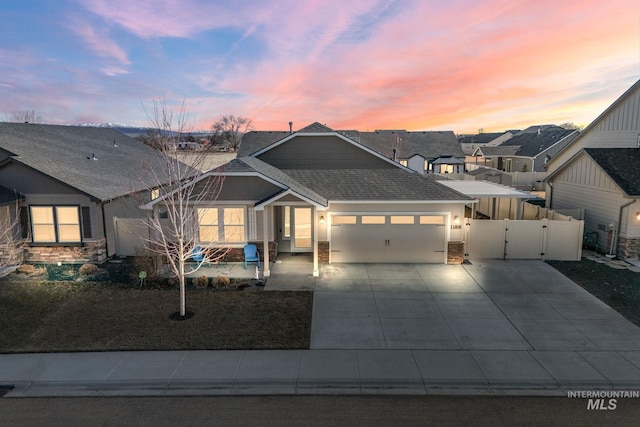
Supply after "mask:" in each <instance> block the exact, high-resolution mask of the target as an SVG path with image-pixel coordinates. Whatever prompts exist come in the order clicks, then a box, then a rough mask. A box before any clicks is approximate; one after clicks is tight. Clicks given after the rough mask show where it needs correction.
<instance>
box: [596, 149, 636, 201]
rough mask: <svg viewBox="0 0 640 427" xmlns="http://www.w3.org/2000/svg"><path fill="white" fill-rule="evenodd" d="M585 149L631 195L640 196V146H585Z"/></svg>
mask: <svg viewBox="0 0 640 427" xmlns="http://www.w3.org/2000/svg"><path fill="white" fill-rule="evenodd" d="M584 151H585V152H586V153H587V154H588V155H589V156H590V157H591V158H592V159H593V161H595V162H596V163H597V164H598V165H599V166H600V167H601V168H602V169H603V170H604V171H605V173H606V174H607V175H609V177H610V178H611V179H612V180H613V181H614V182H615V183H616V184H617V185H618V186H619V187H620V188H621V189H622V191H624V192H625V193H626V195H627V196H630V197H640V148H585V149H584Z"/></svg>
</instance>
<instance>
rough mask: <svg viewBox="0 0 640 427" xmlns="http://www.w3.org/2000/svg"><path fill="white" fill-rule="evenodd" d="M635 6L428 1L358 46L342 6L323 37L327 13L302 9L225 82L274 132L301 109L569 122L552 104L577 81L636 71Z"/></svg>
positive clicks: (419, 125) (407, 117)
mask: <svg viewBox="0 0 640 427" xmlns="http://www.w3.org/2000/svg"><path fill="white" fill-rule="evenodd" d="M631 3H632V2H629V1H616V0H612V1H609V2H607V3H606V4H605V3H601V2H598V1H579V2H578V1H568V2H562V4H558V2H555V1H547V2H524V3H517V4H514V3H513V2H506V1H491V2H483V3H478V4H477V5H476V6H474V7H470V8H469V7H463V8H458V7H459V6H458V5H459V3H452V4H451V5H450V6H447V7H446V8H444V9H442V8H440V9H438V8H436V7H434V6H432V5H428V4H425V3H424V2H420V3H416V4H414V5H413V6H414V8H412V9H410V10H409V9H407V10H406V12H404V13H403V12H401V13H400V14H399V15H398V16H396V17H395V18H394V19H393V20H389V21H385V22H382V23H381V24H380V25H379V26H378V27H376V29H375V32H374V33H373V34H372V35H371V37H370V38H368V39H366V40H363V41H362V42H359V43H358V44H357V45H354V44H349V43H342V42H341V41H340V35H341V34H343V33H344V32H345V31H348V30H349V29H350V28H351V26H353V25H355V22H354V18H353V16H351V15H349V12H346V11H345V12H344V16H342V15H341V11H340V9H339V8H338V9H337V10H336V11H335V14H336V15H337V16H336V17H335V18H334V21H333V22H335V27H330V28H326V29H324V31H318V32H317V33H315V31H316V30H318V29H319V28H321V25H322V24H317V25H318V26H319V27H318V26H314V25H313V24H309V22H308V20H305V19H302V18H305V17H307V16H308V15H306V14H307V13H311V11H314V12H315V14H317V15H318V19H314V20H313V22H315V23H318V22H320V23H322V22H324V21H323V20H322V19H321V18H322V17H323V16H324V15H323V13H324V11H323V9H320V10H318V9H309V10H308V11H307V10H304V9H299V10H296V13H297V14H298V15H296V18H298V19H295V20H293V21H294V22H295V23H286V22H283V21H278V22H277V23H276V24H274V25H280V24H282V25H283V30H282V31H280V32H279V34H280V35H277V36H275V37H272V38H270V41H269V43H270V47H271V53H272V55H270V56H269V57H268V59H267V60H266V61H265V62H264V63H262V64H259V65H258V66H256V67H255V69H252V70H242V69H236V70H234V72H233V73H229V75H228V76H227V78H226V79H224V80H223V82H222V83H221V84H220V87H222V88H225V89H227V90H229V91H232V92H240V93H247V94H250V96H248V97H247V99H242V100H240V101H238V102H231V103H230V104H226V105H232V106H233V108H241V107H242V106H244V110H245V111H246V112H245V113H244V114H245V115H248V116H251V117H253V118H254V121H255V122H256V124H257V125H262V126H264V127H265V128H282V127H283V126H284V125H283V123H284V124H286V122H287V121H288V120H289V119H291V117H292V115H294V114H299V115H303V116H304V117H305V119H310V120H320V121H328V122H332V123H333V125H334V126H336V127H342V128H353V127H358V128H367V127H383V126H391V127H398V126H404V127H408V128H414V129H425V128H431V127H440V126H443V125H446V126H452V125H457V124H458V123H464V126H472V128H471V129H477V128H478V127H485V128H488V127H490V126H502V127H508V126H510V124H509V123H510V120H515V121H518V122H523V121H526V120H529V121H532V120H536V117H538V116H543V117H549V118H550V119H553V118H554V117H558V118H562V119H565V118H566V117H567V116H566V111H567V107H563V108H562V109H559V110H556V111H557V112H555V113H554V112H552V111H547V108H548V106H550V105H552V104H555V103H557V102H558V101H559V100H563V99H569V98H571V97H572V96H573V95H575V93H572V91H573V89H571V88H572V87H575V85H576V84H577V83H578V82H580V81H585V82H586V81H589V80H594V79H595V80H596V81H597V80H598V79H602V78H618V79H619V78H621V76H615V74H612V73H614V71H612V70H605V69H601V68H600V69H598V68H597V67H593V66H592V64H593V62H594V61H598V60H602V61H605V62H616V63H617V62H619V63H622V64H626V65H629V64H630V63H631V64H632V63H633V62H634V61H635V62H636V64H637V59H638V54H637V52H638V38H637V34H638V22H637V11H636V9H637V5H633V4H631ZM358 12H359V13H364V12H365V9H362V10H359V11H358ZM356 15H357V14H356ZM354 16H355V15H354ZM276 21H277V20H276ZM332 25H333V24H332ZM315 34H317V35H315ZM294 54H297V55H296V56H295V57H293V58H292V55H294ZM625 58H627V59H626V60H625ZM629 58H631V59H629ZM628 78H629V77H627V82H628ZM622 84H623V85H624V84H626V83H622ZM622 90H624V87H622ZM525 107H526V108H525ZM605 107H606V105H602V106H601V108H602V109H603V108H605ZM518 109H520V110H523V111H521V112H518V111H515V110H518ZM571 110H572V111H576V112H577V111H582V114H587V113H586V111H587V110H589V111H591V110H590V109H580V108H572V109H571ZM510 111H512V113H510ZM499 112H502V113H501V114H499ZM518 114H520V115H518ZM589 114H590V113H589ZM527 115H528V116H527ZM470 117H471V118H472V119H471V120H470ZM527 117H529V118H527ZM489 121H490V123H487V122H489ZM470 123H472V124H470ZM278 125H279V126H278Z"/></svg>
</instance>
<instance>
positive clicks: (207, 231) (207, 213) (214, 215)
mask: <svg viewBox="0 0 640 427" xmlns="http://www.w3.org/2000/svg"><path fill="white" fill-rule="evenodd" d="M198 225H199V226H200V241H201V242H217V241H219V233H218V209H217V208H200V209H198Z"/></svg>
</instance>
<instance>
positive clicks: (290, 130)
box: [289, 122, 293, 135]
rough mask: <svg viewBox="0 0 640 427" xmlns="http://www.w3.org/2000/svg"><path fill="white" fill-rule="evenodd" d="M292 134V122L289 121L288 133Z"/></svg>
mask: <svg viewBox="0 0 640 427" xmlns="http://www.w3.org/2000/svg"><path fill="white" fill-rule="evenodd" d="M292 134H293V122H289V135H292Z"/></svg>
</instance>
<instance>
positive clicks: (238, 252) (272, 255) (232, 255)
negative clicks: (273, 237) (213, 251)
mask: <svg viewBox="0 0 640 427" xmlns="http://www.w3.org/2000/svg"><path fill="white" fill-rule="evenodd" d="M249 243H253V244H254V245H256V246H257V248H258V253H259V254H260V261H262V260H264V255H263V254H264V243H263V242H249ZM277 255H278V242H269V261H270V262H273V261H275V259H276V256H277ZM225 261H226V262H244V248H231V249H229V252H227V254H226V256H225Z"/></svg>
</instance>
